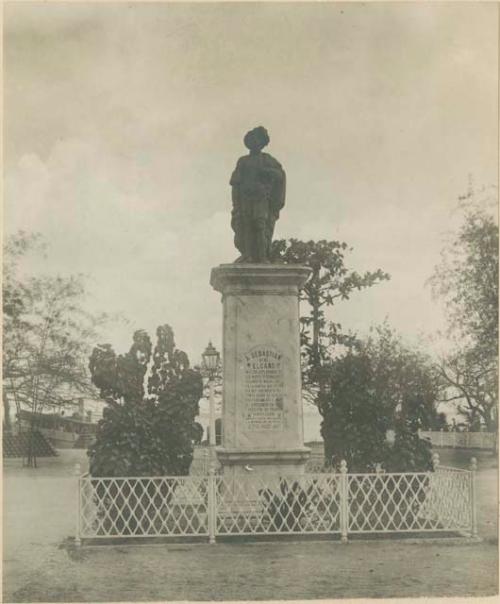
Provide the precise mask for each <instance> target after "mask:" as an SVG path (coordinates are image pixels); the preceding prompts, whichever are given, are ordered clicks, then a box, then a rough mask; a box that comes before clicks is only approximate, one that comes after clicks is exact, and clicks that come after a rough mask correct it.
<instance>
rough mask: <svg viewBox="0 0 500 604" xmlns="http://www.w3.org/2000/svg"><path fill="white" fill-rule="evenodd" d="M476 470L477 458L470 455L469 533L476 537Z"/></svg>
mask: <svg viewBox="0 0 500 604" xmlns="http://www.w3.org/2000/svg"><path fill="white" fill-rule="evenodd" d="M476 470H477V460H476V458H475V457H472V458H471V460H470V495H471V496H470V505H471V529H472V530H471V535H472V538H473V539H477V497H476Z"/></svg>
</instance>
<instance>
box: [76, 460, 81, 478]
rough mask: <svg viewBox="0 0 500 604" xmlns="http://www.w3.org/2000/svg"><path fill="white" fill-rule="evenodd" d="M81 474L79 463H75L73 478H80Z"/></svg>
mask: <svg viewBox="0 0 500 604" xmlns="http://www.w3.org/2000/svg"><path fill="white" fill-rule="evenodd" d="M81 473H82V466H81V465H80V463H79V462H78V461H77V462H76V463H75V476H80V474H81Z"/></svg>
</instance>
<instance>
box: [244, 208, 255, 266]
mask: <svg viewBox="0 0 500 604" xmlns="http://www.w3.org/2000/svg"><path fill="white" fill-rule="evenodd" d="M242 240H243V242H242V243H243V245H242V249H241V253H242V256H243V262H253V261H255V259H254V253H253V240H254V228H253V224H252V220H251V219H250V218H248V217H247V218H245V220H244V221H243V228H242Z"/></svg>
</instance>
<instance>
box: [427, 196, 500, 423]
mask: <svg viewBox="0 0 500 604" xmlns="http://www.w3.org/2000/svg"><path fill="white" fill-rule="evenodd" d="M462 202H463V203H462V211H463V214H462V216H463V218H462V223H461V225H460V227H459V228H458V231H457V232H456V233H454V235H453V237H452V239H451V241H450V242H449V243H448V244H447V245H446V246H445V248H444V249H443V251H442V256H441V262H440V264H439V265H438V266H437V267H436V268H435V271H434V274H433V276H432V277H431V280H430V282H431V286H432V290H433V293H434V295H435V296H437V297H440V298H442V299H443V300H444V301H445V304H446V308H447V318H448V336H449V338H450V339H451V341H452V344H453V345H452V350H451V352H450V353H449V354H447V355H446V356H445V358H443V360H442V362H441V364H440V368H439V370H440V373H441V376H442V378H443V380H444V385H445V391H444V393H443V397H442V398H443V400H447V401H456V403H457V406H458V411H459V412H460V413H461V414H462V415H464V416H465V417H466V418H467V420H468V422H469V424H471V423H473V422H476V421H477V419H479V418H481V419H482V421H483V422H484V424H485V425H486V426H487V428H488V429H489V430H490V431H496V426H497V419H496V418H497V408H498V225H497V223H496V220H495V217H494V215H493V213H492V212H490V211H489V210H488V209H487V207H486V206H484V204H483V205H480V204H478V203H476V202H475V201H474V192H473V191H472V190H470V191H469V193H468V194H467V195H466V196H464V197H463V198H462Z"/></svg>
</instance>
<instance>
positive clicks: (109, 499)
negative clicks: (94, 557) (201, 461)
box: [80, 476, 208, 538]
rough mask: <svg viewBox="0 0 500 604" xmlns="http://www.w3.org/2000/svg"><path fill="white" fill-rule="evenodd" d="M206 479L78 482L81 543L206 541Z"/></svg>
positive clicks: (116, 479)
mask: <svg viewBox="0 0 500 604" xmlns="http://www.w3.org/2000/svg"><path fill="white" fill-rule="evenodd" d="M207 492H208V479H207V478H206V477H198V476H185V477H178V476H174V477H168V476H166V477H160V478H145V477H137V478H94V477H90V476H83V477H82V478H81V479H80V536H81V537H82V538H112V537H160V536H177V535H178V536H192V535H200V536H202V535H208V518H207V517H208V505H207Z"/></svg>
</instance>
